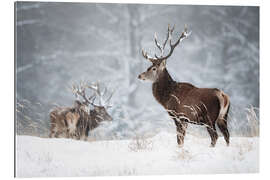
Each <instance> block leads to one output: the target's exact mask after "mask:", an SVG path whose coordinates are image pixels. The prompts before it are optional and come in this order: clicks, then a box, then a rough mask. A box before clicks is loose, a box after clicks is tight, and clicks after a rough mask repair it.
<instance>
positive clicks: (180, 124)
mask: <svg viewBox="0 0 270 180" xmlns="http://www.w3.org/2000/svg"><path fill="white" fill-rule="evenodd" d="M174 122H175V125H176V131H177V135H176V138H177V144H178V145H179V146H180V147H182V146H183V145H184V138H185V135H186V128H187V123H186V122H184V121H181V120H178V119H177V118H174Z"/></svg>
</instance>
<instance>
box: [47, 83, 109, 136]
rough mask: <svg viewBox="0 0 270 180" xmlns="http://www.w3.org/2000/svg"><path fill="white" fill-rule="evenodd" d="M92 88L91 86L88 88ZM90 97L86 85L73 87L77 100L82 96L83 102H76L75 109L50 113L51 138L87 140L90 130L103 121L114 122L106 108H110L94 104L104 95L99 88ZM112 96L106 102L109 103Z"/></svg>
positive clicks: (64, 109)
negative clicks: (96, 99)
mask: <svg viewBox="0 0 270 180" xmlns="http://www.w3.org/2000/svg"><path fill="white" fill-rule="evenodd" d="M88 87H89V88H90V86H88ZM91 88H92V90H94V91H95V94H93V95H92V96H90V97H87V96H86V93H85V91H86V85H85V84H84V85H83V84H81V85H80V87H76V86H75V85H73V86H72V92H73V93H74V94H75V96H76V98H78V96H80V97H81V98H83V102H80V101H79V100H76V101H75V102H74V105H73V107H57V108H55V109H54V110H53V111H51V113H50V120H51V133H50V137H59V136H62V137H65V138H76V139H85V140H86V139H87V137H88V132H89V130H92V129H94V128H96V127H98V126H99V125H100V123H101V122H102V121H112V117H111V116H110V115H109V114H108V112H107V110H106V108H108V107H109V106H107V105H102V104H101V102H100V104H99V105H96V104H94V100H95V98H96V96H99V98H101V96H102V95H104V94H105V93H103V94H101V91H100V89H99V88H97V89H95V88H93V87H91ZM111 97H112V94H111V95H110V96H109V98H108V99H107V100H106V101H105V102H106V104H107V103H108V102H109V100H110V98H111Z"/></svg>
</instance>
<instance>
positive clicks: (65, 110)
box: [50, 101, 81, 138]
mask: <svg viewBox="0 0 270 180" xmlns="http://www.w3.org/2000/svg"><path fill="white" fill-rule="evenodd" d="M80 108H81V103H80V102H79V101H75V102H74V107H56V108H55V109H53V110H52V111H51V112H50V120H51V133H50V137H51V138H52V137H59V136H62V137H66V138H69V137H73V136H74V135H75V132H76V125H77V123H78V121H79V119H80V114H79V109H80Z"/></svg>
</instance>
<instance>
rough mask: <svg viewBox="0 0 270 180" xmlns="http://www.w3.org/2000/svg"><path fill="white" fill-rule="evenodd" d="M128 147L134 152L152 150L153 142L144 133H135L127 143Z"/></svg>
mask: <svg viewBox="0 0 270 180" xmlns="http://www.w3.org/2000/svg"><path fill="white" fill-rule="evenodd" d="M128 148H129V149H130V150H131V151H134V152H138V151H141V150H152V149H153V142H152V140H151V139H149V138H147V137H146V136H145V135H136V136H135V137H134V138H133V140H132V141H131V142H130V143H129V145H128Z"/></svg>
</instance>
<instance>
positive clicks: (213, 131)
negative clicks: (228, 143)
mask: <svg viewBox="0 0 270 180" xmlns="http://www.w3.org/2000/svg"><path fill="white" fill-rule="evenodd" d="M207 131H208V133H209V135H210V137H211V147H215V145H216V142H217V139H218V134H217V131H216V127H215V126H212V127H207Z"/></svg>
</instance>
